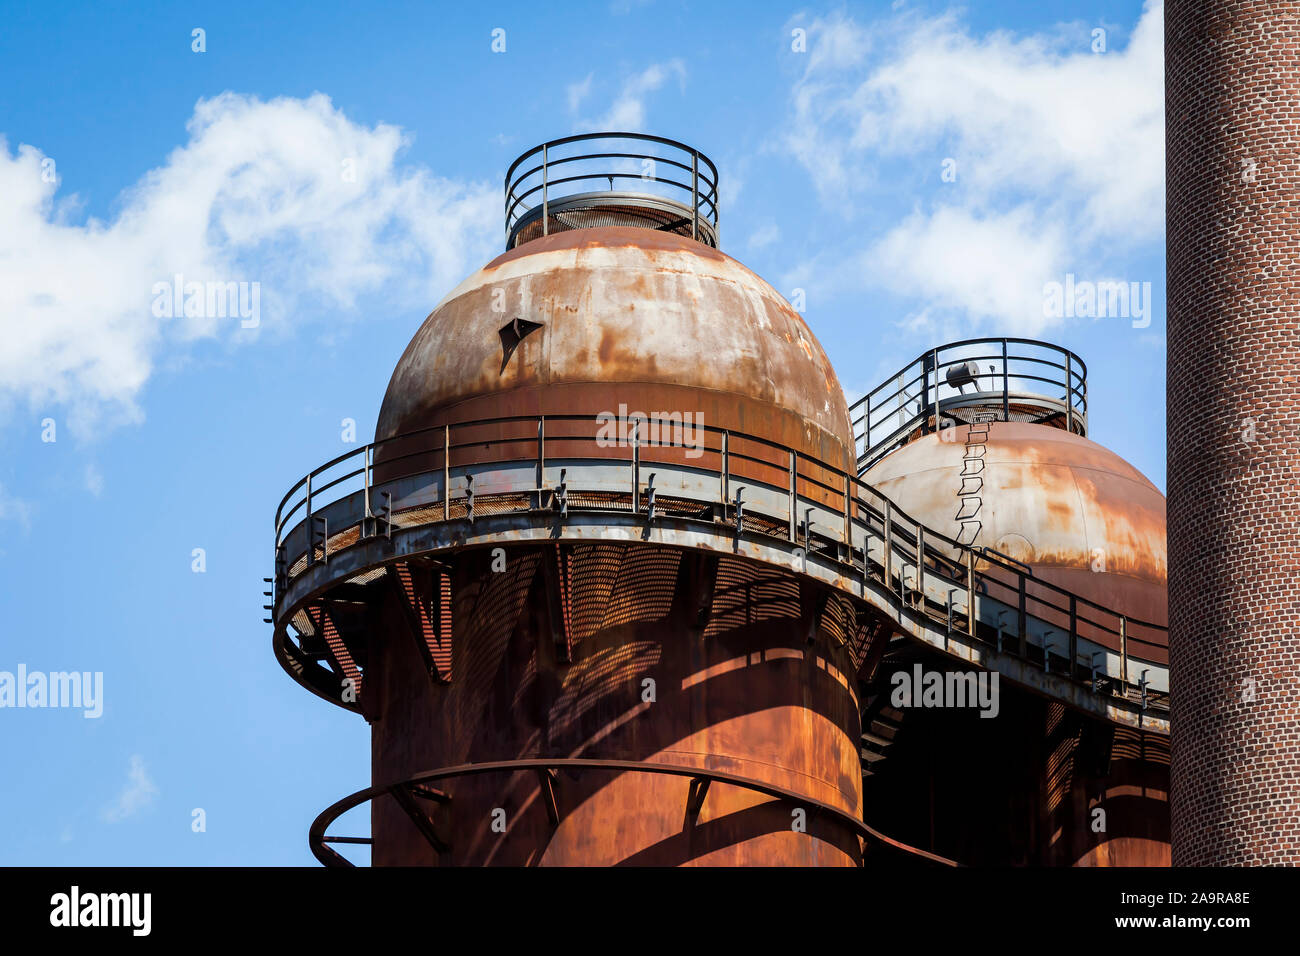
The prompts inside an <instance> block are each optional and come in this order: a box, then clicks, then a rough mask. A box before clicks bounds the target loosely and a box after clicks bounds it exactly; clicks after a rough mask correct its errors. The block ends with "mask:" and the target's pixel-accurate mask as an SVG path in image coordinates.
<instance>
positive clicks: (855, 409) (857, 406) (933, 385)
mask: <svg viewBox="0 0 1300 956" xmlns="http://www.w3.org/2000/svg"><path fill="white" fill-rule="evenodd" d="M1087 376H1088V369H1087V366H1085V365H1084V364H1083V359H1081V358H1079V356H1077V355H1075V354H1074V353H1073V352H1071V351H1070V350H1069V349H1064V348H1061V347H1060V346H1059V345H1052V344H1050V343H1048V342H1039V341H1036V340H1034V339H1015V338H990V339H965V340H963V341H961V342H951V343H949V344H948V345H941V346H939V347H938V348H934V349H930V350H929V351H928V352H926V353H924V354H923V355H921V356H920V357H919V358H917V359H915V360H914V361H912V362H910V363H908V364H907V365H906V366H904V367H903V368H902V369H900V370H899V371H898V372H897V373H895V374H894V375H891V376H889V377H888V378H887V379H885V381H884V382H883V383H882V384H880V385H878V386H877V387H876V388H874V389H872V390H871V391H870V392H868V393H867V394H866V395H865V396H864V397H863V398H861V399H860V400H858V401H857V402H855V403H854V404H853V405H852V407H850V409H849V415H850V417H851V418H852V420H853V439H854V443H855V452H856V454H857V458H858V473H859V474H862V473H864V472H866V470H867V469H868V468H870V467H871V466H872V465H874V464H875V463H876V462H878V461H880V459H882V458H884V457H885V456H886V455H888V454H889V453H890V452H891V451H893V450H894V449H896V448H898V447H900V446H902V445H905V444H907V443H908V442H909V441H911V440H912V439H914V438H918V437H920V436H921V435H927V434H929V433H931V432H935V431H938V430H940V429H942V428H945V427H948V426H950V425H958V424H967V423H971V422H977V421H1003V422H1034V423H1039V424H1048V425H1055V426H1056V427H1058V428H1064V429H1068V430H1069V431H1071V432H1074V433H1075V434H1076V435H1086V434H1087V433H1088V381H1087ZM968 386H969V387H970V388H971V391H969V392H968V391H966V389H967V387H968Z"/></svg>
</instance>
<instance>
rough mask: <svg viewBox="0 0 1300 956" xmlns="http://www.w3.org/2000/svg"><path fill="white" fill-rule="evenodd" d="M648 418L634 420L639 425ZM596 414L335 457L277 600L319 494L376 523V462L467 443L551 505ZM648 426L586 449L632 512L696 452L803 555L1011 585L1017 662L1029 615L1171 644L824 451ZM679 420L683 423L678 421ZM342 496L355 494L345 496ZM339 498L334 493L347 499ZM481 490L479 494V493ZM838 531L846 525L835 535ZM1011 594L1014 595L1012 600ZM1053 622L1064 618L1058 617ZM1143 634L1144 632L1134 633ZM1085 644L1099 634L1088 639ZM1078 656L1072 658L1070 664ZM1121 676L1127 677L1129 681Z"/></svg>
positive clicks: (422, 432) (297, 488) (316, 473)
mask: <svg viewBox="0 0 1300 956" xmlns="http://www.w3.org/2000/svg"><path fill="white" fill-rule="evenodd" d="M640 420H641V419H639V418H638V421H640ZM598 421H599V419H598V418H597V417H596V416H593V415H550V414H548V415H545V416H531V415H530V416H502V417H498V418H489V419H480V420H474V421H467V422H458V423H455V424H438V425H431V426H427V427H424V428H420V429H415V430H412V431H410V432H407V433H403V434H401V435H397V436H393V437H391V438H385V439H381V440H379V441H376V442H371V443H369V444H367V445H364V446H361V447H358V448H356V449H355V450H352V451H349V452H345V453H344V454H342V455H338V456H336V457H335V458H332V459H331V460H330V461H328V462H326V463H325V464H324V465H321V466H320V467H318V468H316V469H315V470H313V471H312V472H311V473H309V474H308V475H306V476H304V477H303V478H301V479H299V480H298V481H297V482H295V483H294V485H293V487H292V488H290V490H289V492H288V493H287V494H286V495H285V496H284V498H283V499H282V500H281V502H280V505H279V507H277V509H276V515H275V531H276V559H277V560H276V568H277V576H276V586H277V592H276V593H277V602H278V595H279V593H280V591H281V590H282V588H283V586H285V585H287V580H288V571H287V569H288V567H289V565H290V564H291V562H290V561H289V560H288V558H289V557H290V556H288V555H286V554H284V553H283V546H284V542H285V539H286V537H288V536H289V534H293V533H295V532H296V531H297V529H298V528H301V527H302V525H303V524H304V523H307V525H308V527H307V531H306V537H307V541H308V544H304V545H303V546H302V547H301V551H302V553H303V555H305V556H308V558H309V560H308V564H309V565H310V564H311V563H312V562H314V561H315V560H316V554H315V552H316V539H315V537H314V534H315V531H314V527H313V526H312V525H311V524H310V522H311V521H312V518H313V515H318V514H319V513H320V512H322V511H323V510H324V509H326V508H328V507H329V506H330V505H331V504H333V501H331V502H326V503H322V501H321V498H320V496H321V494H322V493H323V492H325V491H326V490H329V489H332V488H335V487H337V486H338V485H339V484H340V483H342V482H343V481H346V480H348V479H355V478H356V477H358V476H360V477H361V478H362V479H363V482H362V485H363V487H364V489H365V492H366V502H365V516H364V519H363V523H364V521H371V520H373V519H374V518H375V515H374V513H373V512H372V510H371V506H370V495H371V494H372V493H373V491H372V490H373V489H374V487H375V484H374V471H375V470H376V469H377V468H378V469H383V470H384V471H385V473H386V474H385V482H393V481H401V480H405V479H411V478H415V477H420V476H429V475H438V474H441V475H442V476H443V477H444V481H445V477H446V476H447V475H449V474H450V470H451V467H452V466H453V461H452V460H451V459H452V458H453V456H454V454H455V453H456V451H457V450H458V449H463V448H465V447H472V448H474V449H476V451H478V452H479V454H478V455H477V457H476V459H475V465H476V466H479V465H485V464H491V463H494V462H495V463H506V462H527V461H530V460H532V454H533V453H535V455H536V460H537V464H538V466H539V468H538V487H537V488H534V489H531V492H530V494H531V493H537V494H538V498H537V501H538V506H539V507H540V506H541V502H542V500H543V499H542V493H543V492H545V491H546V490H547V489H546V488H544V487H543V486H542V485H543V481H542V478H543V475H544V468H545V464H546V462H548V461H550V462H552V464H553V463H554V462H555V461H557V460H563V461H572V460H575V459H579V460H580V459H583V458H584V455H583V454H582V448H581V447H579V448H576V449H575V448H574V447H573V445H574V444H575V443H577V444H578V445H579V446H581V445H583V444H587V445H590V446H591V447H592V448H593V450H594V449H595V448H597V447H599V446H597V441H598V439H597V438H596V437H595V435H594V433H593V434H570V433H569V432H570V431H571V430H568V429H564V428H563V427H557V426H559V425H561V423H566V422H567V423H575V422H576V423H586V424H595V423H597V422H598ZM644 421H645V426H644V427H643V430H639V434H637V435H636V437H635V440H631V439H625V440H623V441H621V442H619V443H618V444H619V447H623V448H627V449H630V460H628V459H620V458H619V457H617V456H612V455H611V454H610V448H609V447H608V446H605V447H600V452H599V453H597V454H593V455H591V456H589V458H590V459H592V460H612V461H618V460H624V461H627V462H628V463H629V464H631V465H632V468H633V471H632V480H633V488H634V490H633V492H632V495H633V497H632V499H631V500H632V501H633V502H634V509H635V510H636V511H637V512H638V513H644V507H643V505H642V504H641V501H640V500H639V497H638V493H639V491H640V478H639V474H638V469H645V470H652V469H653V467H654V465H653V464H652V463H651V462H649V461H648V460H647V461H642V459H641V457H640V456H641V449H653V448H655V447H665V448H677V449H684V448H687V447H690V448H696V447H698V448H699V450H700V459H699V460H692V461H690V463H689V465H688V466H687V467H689V469H690V470H691V471H695V472H699V473H701V474H703V475H706V476H708V480H709V481H711V482H712V483H713V487H714V488H720V489H721V495H720V497H721V501H708V502H704V501H702V502H701V504H703V505H709V506H717V505H721V509H722V514H723V520H724V521H725V520H729V519H728V518H727V515H728V513H729V512H728V508H729V507H731V508H734V502H732V501H729V500H727V499H728V496H729V494H730V491H729V490H728V486H729V485H731V486H733V487H739V486H740V485H742V484H743V485H748V486H751V487H755V488H757V487H766V488H768V489H769V490H771V491H772V492H777V493H779V494H780V495H782V496H785V495H788V498H789V501H788V504H787V506H786V511H785V513H782V514H771V515H766V514H763V515H761V516H762V517H766V518H767V519H768V520H769V521H770V522H771V523H772V526H773V527H778V526H779V527H781V528H782V529H784V530H783V531H782V536H788V538H789V541H790V542H792V543H799V544H802V545H803V546H804V547H805V550H807V551H812V550H815V549H821V550H825V551H827V552H833V553H836V554H839V553H840V552H839V551H837V547H838V546H839V545H845V544H846V545H847V547H848V553H849V562H850V563H851V564H853V566H854V567H855V568H858V566H859V560H860V561H861V567H860V568H859V572H860V573H866V572H865V569H866V567H867V565H868V564H870V563H871V560H872V559H871V558H870V557H869V543H870V540H871V539H872V538H874V539H877V540H879V541H881V542H882V546H883V552H884V553H883V554H882V560H881V561H879V562H877V564H878V565H879V566H880V567H881V568H882V579H883V580H884V581H885V582H886V584H887V585H888V586H889V587H890V588H891V589H893V588H894V583H893V582H894V579H895V577H896V575H895V574H894V573H893V570H892V568H891V566H892V565H893V564H894V563H895V562H900V563H901V565H903V567H900V570H901V571H902V572H904V573H903V574H900V575H897V579H898V586H899V587H900V588H902V589H903V590H904V593H906V592H908V591H910V592H912V593H913V594H915V593H917V592H921V593H922V594H924V590H923V588H922V587H921V586H920V579H922V578H925V579H934V580H942V581H944V582H946V583H950V584H954V585H956V586H957V590H959V591H961V592H964V593H966V595H967V602H968V603H967V607H972V608H973V607H974V595H975V594H976V593H977V592H978V593H981V594H985V595H988V594H989V592H990V590H999V591H1005V592H1007V594H1008V597H1007V600H1005V601H1003V600H1001V599H998V598H993V599H994V600H997V601H998V603H1003V604H1006V605H1007V606H1008V607H1011V606H1012V605H1013V603H1014V604H1017V605H1018V608H1019V610H1018V612H1017V624H1016V627H1015V629H1014V633H1015V636H1016V638H1017V639H1018V641H1019V645H1020V656H1021V657H1026V655H1027V645H1026V638H1025V636H1026V635H1027V634H1028V633H1029V628H1028V623H1029V621H1031V620H1032V621H1035V622H1038V623H1040V624H1043V625H1045V626H1047V627H1062V628H1065V627H1066V626H1067V625H1065V624H1061V623H1060V621H1064V620H1066V619H1067V618H1068V622H1069V623H1068V629H1067V630H1066V631H1064V632H1063V633H1064V634H1065V636H1066V637H1067V638H1068V639H1069V641H1070V648H1071V650H1072V651H1073V649H1074V647H1075V645H1076V642H1077V640H1078V638H1079V635H1080V631H1081V629H1082V628H1081V627H1080V625H1083V626H1084V627H1087V628H1091V629H1092V631H1093V632H1094V633H1101V634H1108V635H1111V636H1112V637H1114V638H1118V640H1119V644H1120V657H1121V660H1120V668H1121V673H1122V674H1123V675H1127V672H1128V670H1129V663H1130V661H1134V662H1142V663H1155V662H1154V661H1151V660H1149V659H1148V658H1146V657H1143V656H1142V655H1141V654H1137V653H1134V648H1135V647H1138V648H1141V647H1149V648H1156V649H1163V648H1165V647H1167V644H1168V638H1167V633H1168V632H1167V628H1166V626H1165V625H1162V624H1156V623H1154V622H1149V621H1143V620H1140V619H1137V618H1133V617H1130V616H1128V615H1125V614H1122V613H1120V612H1117V611H1115V610H1113V609H1112V608H1108V607H1106V606H1104V605H1101V604H1098V603H1096V602H1094V601H1091V600H1089V599H1088V598H1086V597H1084V596H1082V595H1079V594H1077V593H1075V592H1072V591H1070V590H1068V589H1067V588H1064V587H1061V586H1059V585H1056V584H1053V583H1051V582H1049V581H1046V580H1044V579H1042V578H1039V577H1036V576H1034V574H1033V572H1032V569H1030V568H1029V567H1028V566H1027V565H1024V564H1023V563H1021V562H1018V561H1016V560H1015V559H1013V558H1010V557H1009V556H1005V555H1001V554H1000V553H998V552H996V551H994V550H992V549H989V548H972V547H970V546H968V545H966V544H963V543H961V542H960V541H958V540H956V539H954V538H951V537H949V536H947V535H945V534H943V533H942V532H939V531H937V530H934V529H932V528H929V527H927V526H925V525H924V524H923V523H922V522H920V521H918V520H917V519H915V518H914V517H912V516H911V515H910V514H908V513H907V512H906V511H904V510H903V509H902V508H900V507H899V506H898V505H897V503H895V502H894V501H893V500H892V499H890V498H889V497H887V496H886V495H885V494H883V493H882V492H881V491H879V490H878V489H877V488H875V487H873V486H871V485H869V484H868V483H866V482H865V481H863V480H862V479H861V478H859V477H858V475H857V474H853V473H849V472H845V471H844V470H842V469H840V468H837V467H835V466H834V465H832V464H829V463H827V462H825V461H823V460H821V459H819V458H817V457H816V456H812V455H808V454H805V453H803V452H800V451H797V450H795V449H792V448H789V447H787V446H784V445H781V444H780V443H778V442H774V441H772V440H770V439H767V438H764V437H762V436H757V435H749V434H745V433H743V432H737V431H735V430H732V429H723V428H718V427H716V426H706V425H702V424H700V425H698V426H695V427H698V428H699V429H700V430H701V433H702V435H703V436H704V437H703V439H702V440H701V441H699V442H698V445H696V444H692V445H690V446H688V445H687V444H686V442H685V439H684V438H683V440H681V441H679V440H677V439H676V437H675V435H674V432H673V430H672V425H673V424H674V423H673V422H672V421H671V420H670V419H666V418H662V417H657V416H647V417H646V418H645V419H644ZM544 423H545V424H544ZM676 424H678V425H680V422H679V423H676ZM510 425H515V426H521V427H519V429H518V436H517V437H494V438H491V439H489V440H486V441H485V440H484V439H483V438H482V437H481V436H478V437H474V438H472V439H471V440H468V441H465V442H463V443H462V444H457V443H456V442H455V441H453V437H454V435H455V434H456V433H457V432H460V433H461V435H462V436H463V435H464V434H465V433H466V431H467V430H470V429H482V428H485V427H489V426H510ZM522 426H527V427H522ZM656 427H657V430H658V432H659V436H660V437H661V438H662V436H663V435H664V434H666V435H667V436H668V438H667V439H665V440H659V439H654V440H652V439H651V438H647V437H646V436H647V435H649V436H653V435H654V434H655V429H656ZM639 428H640V426H639ZM426 435H432V436H433V437H434V439H435V440H433V441H429V442H427V443H426V442H421V441H420V440H419V439H420V438H421V437H422V436H426ZM408 443H413V444H414V445H415V446H416V447H415V449H414V450H410V451H406V450H405V447H406V445H407V444H408ZM556 443H566V444H567V445H568V446H569V449H568V450H567V451H566V452H565V453H564V454H563V455H560V454H557V453H555V452H554V451H553V449H554V447H555V445H556ZM493 445H496V446H498V448H500V446H520V445H526V446H530V448H531V449H535V452H530V454H527V455H523V454H519V453H518V452H517V451H515V450H513V449H506V450H503V451H498V452H497V453H496V454H498V456H499V457H497V458H489V459H486V460H485V458H484V457H483V449H485V448H489V447H490V446H493ZM737 446H740V447H739V448H738V447H737ZM383 448H391V449H393V450H394V451H396V452H399V453H398V454H394V455H390V456H388V457H385V458H383V459H382V460H379V456H378V455H377V454H376V452H377V451H378V450H380V449H383ZM706 454H707V455H713V456H718V459H719V460H718V463H717V467H716V468H715V467H713V466H712V465H706V464H705V462H704V456H705V455H706ZM425 455H434V456H435V457H438V456H441V461H440V462H438V463H437V465H436V467H432V466H430V467H420V468H413V469H410V470H403V469H401V468H400V467H398V466H400V463H401V462H402V461H404V460H409V459H411V458H415V457H419V456H425ZM357 457H360V458H361V462H360V463H359V467H353V468H348V469H345V471H346V473H345V474H342V475H330V474H327V473H328V472H330V471H331V469H335V468H338V467H339V466H340V465H344V464H345V463H350V462H352V460H353V459H355V458H357ZM737 466H739V467H742V468H746V467H748V470H749V471H750V472H751V473H752V472H753V471H755V470H767V471H770V473H771V474H770V476H769V480H763V479H755V478H750V477H743V478H741V477H739V476H737V474H736V468H737ZM782 479H784V480H782ZM570 483H572V478H570ZM444 487H445V486H444ZM361 490H362V489H361V488H358V489H356V490H354V491H352V492H349V493H348V494H356V493H357V492H358V491H361ZM582 490H583V489H581V488H577V489H574V488H572V487H571V488H570V489H569V492H568V493H569V495H570V496H572V495H574V494H575V493H579V492H581V491H582ZM552 491H553V489H552ZM295 496H296V497H295ZM342 497H347V495H344V496H342ZM342 497H340V498H336V499H334V500H335V501H337V500H342ZM479 497H480V498H481V497H483V496H482V495H480V496H479ZM715 497H716V494H715ZM450 500H451V498H450V495H446V494H444V500H443V505H444V508H443V511H442V513H443V515H444V520H446V518H447V517H449V515H450V511H448V510H447V505H448V502H449V501H450ZM810 505H813V506H814V508H809V506H810ZM304 506H306V509H307V515H306V517H305V518H304V520H303V521H302V522H299V523H298V525H296V526H295V528H294V529H293V531H290V532H289V533H288V534H286V531H287V524H288V522H289V520H290V519H291V518H292V517H293V515H294V514H296V513H297V511H298V510H299V509H300V508H303V507H304ZM805 510H809V511H811V510H818V511H819V512H820V514H821V517H819V519H818V521H817V522H816V523H815V524H813V525H808V524H806V523H805V521H806V520H807V518H809V517H810V515H808V516H806V515H805V514H804V511H805ZM744 513H745V516H746V517H749V518H751V519H752V518H756V517H760V512H759V510H758V509H756V508H754V507H752V506H750V505H748V504H746V506H745V512H744ZM827 516H829V518H830V519H832V520H831V522H830V525H831V526H830V527H829V528H828V529H827V531H826V532H825V533H823V531H822V530H817V531H814V530H812V529H813V528H814V527H816V528H818V529H821V528H822V527H823V525H822V523H821V522H822V520H823V518H825V517H827ZM836 528H838V529H840V530H838V531H836V530H835V529H836ZM855 529H856V530H857V531H858V532H860V533H863V534H865V535H867V537H866V538H864V539H861V540H862V545H861V547H859V546H858V544H857V543H855V540H854V537H853V531H854V530H855ZM859 556H860V558H859ZM292 557H293V558H294V559H295V560H301V559H300V558H299V556H298V555H297V553H295V555H293V556H292ZM841 560H842V558H841ZM906 567H915V568H917V574H916V576H915V577H916V579H917V581H916V584H917V586H915V587H910V586H908V585H907V584H906V581H905V577H906V575H905V571H906ZM282 570H284V573H285V578H284V579H283V580H282V579H281V573H280V572H281V571H282ZM977 585H978V586H977ZM1012 596H1014V601H1013V600H1012ZM1033 611H1037V613H1032V612H1033ZM950 616H951V611H950ZM1053 618H1057V619H1059V620H1057V621H1054V620H1053ZM1108 622H1110V623H1108ZM967 627H968V629H969V630H970V631H971V636H972V637H974V636H975V634H974V630H975V620H974V615H970V616H968V624H967ZM1135 631H1136V632H1138V633H1135ZM1143 633H1147V635H1148V636H1146V637H1144V636H1143ZM1161 635H1165V639H1164V641H1163V642H1161V641H1160V640H1159V637H1160V636H1161ZM1086 639H1088V640H1092V639H1091V638H1086ZM1094 643H1095V641H1094ZM1044 653H1045V654H1046V649H1044ZM1074 660H1075V658H1074V656H1073V653H1072V654H1071V661H1072V662H1073V661H1074ZM1157 666H1163V665H1157ZM1073 667H1074V663H1072V664H1071V668H1072V669H1073ZM1124 683H1125V684H1127V680H1126V678H1125V681H1124Z"/></svg>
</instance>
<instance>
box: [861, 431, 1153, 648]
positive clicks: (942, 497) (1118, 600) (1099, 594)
mask: <svg viewBox="0 0 1300 956" xmlns="http://www.w3.org/2000/svg"><path fill="white" fill-rule="evenodd" d="M973 428H974V429H979V431H977V432H975V434H974V435H973V436H972V429H973ZM985 430H986V431H985ZM985 434H986V437H981V436H985ZM863 480H864V481H866V482H868V483H869V484H871V485H873V486H875V487H876V488H878V489H879V490H880V491H881V492H882V493H884V494H885V495H888V496H889V497H890V498H892V499H893V500H894V501H895V502H897V503H898V505H899V507H901V508H903V509H904V510H905V511H907V512H908V514H910V515H911V516H912V517H914V518H915V519H917V520H919V521H922V522H924V523H925V524H927V525H928V526H930V527H932V528H934V529H936V530H938V531H941V532H943V533H944V534H947V535H949V536H951V537H953V538H955V539H957V540H960V541H962V543H965V544H973V545H974V546H976V547H981V546H984V547H989V548H993V549H994V550H997V551H1000V552H1002V553H1003V554H1006V555H1008V556H1010V557H1011V558H1014V559H1015V560H1016V561H1019V562H1022V563H1024V564H1026V565H1029V566H1030V567H1031V568H1032V569H1033V572H1034V575H1035V576H1036V577H1041V578H1043V579H1044V580H1046V581H1049V582H1051V583H1052V584H1056V585H1058V586H1060V587H1063V588H1066V589H1068V590H1070V591H1073V592H1074V593H1076V594H1078V595H1080V596H1082V597H1085V598H1087V599H1089V600H1092V601H1095V602H1097V603H1099V604H1102V605H1103V606H1106V607H1110V608H1114V609H1115V610H1116V611H1118V612H1121V613H1127V614H1129V615H1131V616H1133V617H1136V618H1140V619H1143V620H1146V621H1151V622H1155V623H1163V622H1164V621H1165V620H1166V617H1167V598H1166V594H1165V574H1166V557H1165V555H1166V550H1165V498H1164V495H1162V494H1161V493H1160V491H1159V489H1158V488H1156V486H1155V485H1153V484H1152V483H1151V482H1150V481H1149V480H1147V478H1146V477H1145V476H1144V475H1142V473H1141V472H1139V471H1138V470H1137V469H1136V468H1134V467H1133V466H1132V465H1130V464H1129V463H1128V462H1126V461H1124V459H1122V458H1120V457H1119V456H1118V455H1116V454H1115V453H1114V452H1112V451H1109V450H1107V449H1106V448H1103V447H1102V446H1101V445H1098V444H1097V443H1096V442H1093V441H1090V440H1089V439H1087V438H1084V437H1082V436H1079V435H1075V434H1072V433H1071V432H1068V431H1065V430H1063V429H1059V428H1050V427H1047V426H1044V425H1032V424H1023V423H1018V422H991V423H988V424H987V425H975V426H971V425H959V426H954V427H951V428H946V429H943V430H942V431H941V432H939V433H938V434H931V435H927V436H926V437H924V438H921V439H918V440H916V441H913V442H911V443H910V444H908V445H905V446H903V447H902V448H899V449H898V450H896V451H894V452H892V453H891V454H889V455H887V456H886V457H885V458H883V459H882V460H880V461H879V462H877V463H876V464H875V465H874V466H873V467H872V468H871V469H869V470H868V471H867V472H866V474H865V475H863Z"/></svg>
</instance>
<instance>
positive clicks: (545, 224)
mask: <svg viewBox="0 0 1300 956" xmlns="http://www.w3.org/2000/svg"><path fill="white" fill-rule="evenodd" d="M546 162H547V157H546V144H545V143H543V144H542V235H543V236H548V235H550V230H551V205H550V197H548V196H547V194H546V193H547V189H548V187H549V185H550V176H549V172H550V170H548V169H547V167H546Z"/></svg>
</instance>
